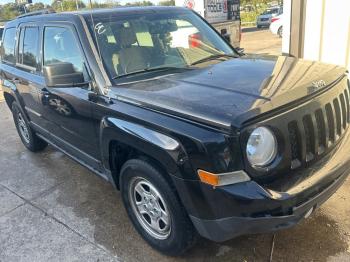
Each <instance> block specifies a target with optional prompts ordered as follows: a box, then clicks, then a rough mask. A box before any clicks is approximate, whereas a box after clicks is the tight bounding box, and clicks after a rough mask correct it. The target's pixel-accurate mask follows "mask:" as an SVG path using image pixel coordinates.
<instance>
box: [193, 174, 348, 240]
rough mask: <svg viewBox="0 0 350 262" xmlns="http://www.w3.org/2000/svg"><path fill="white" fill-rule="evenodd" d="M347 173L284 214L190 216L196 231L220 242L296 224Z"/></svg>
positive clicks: (324, 198)
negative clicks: (221, 217) (211, 218)
mask: <svg viewBox="0 0 350 262" xmlns="http://www.w3.org/2000/svg"><path fill="white" fill-rule="evenodd" d="M346 177H347V174H344V175H342V176H341V177H339V178H338V179H337V180H336V181H334V182H333V183H332V184H331V185H330V186H329V187H328V188H327V189H326V190H324V191H323V192H322V193H321V194H319V195H317V196H316V197H314V198H312V199H310V200H309V201H307V202H305V203H303V204H302V205H300V206H296V207H293V213H292V214H291V215H286V216H269V217H256V218H254V217H229V218H223V219H216V220H205V219H199V218H197V217H194V216H190V218H191V220H192V222H193V224H194V226H195V228H196V229H197V231H198V233H199V234H200V235H201V236H203V237H205V238H208V239H210V240H212V241H216V242H222V241H226V240H229V239H232V238H234V237H237V236H240V235H245V234H256V233H265V232H273V231H276V230H279V229H285V228H289V227H291V226H294V225H296V224H297V223H298V222H299V221H300V220H302V219H303V218H304V217H306V216H309V215H310V214H311V212H313V211H314V210H315V209H317V208H318V207H319V206H320V205H321V204H323V203H324V202H325V201H326V200H327V199H328V198H329V197H331V196H332V195H333V193H334V192H335V191H336V190H337V189H338V188H339V187H340V186H341V185H342V184H343V182H344V181H345V178H346Z"/></svg>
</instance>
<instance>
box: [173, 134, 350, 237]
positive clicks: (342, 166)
mask: <svg viewBox="0 0 350 262" xmlns="http://www.w3.org/2000/svg"><path fill="white" fill-rule="evenodd" d="M349 148H350V135H345V136H344V137H343V139H342V140H341V141H339V143H338V145H337V146H336V147H335V148H334V150H332V151H331V152H329V153H328V154H327V155H326V156H324V157H323V158H322V159H320V160H319V161H318V162H317V163H314V164H313V165H311V166H309V167H305V168H302V169H301V170H300V171H298V172H295V173H292V174H288V175H283V174H281V175H280V178H279V179H276V180H275V181H273V183H271V182H270V183H269V184H263V185H261V184H258V183H257V182H255V181H249V182H244V183H238V184H233V185H228V186H223V187H217V188H213V187H212V186H209V185H206V184H203V183H201V182H199V181H188V180H181V179H177V178H174V179H173V181H174V182H175V186H176V188H177V190H178V192H179V196H180V198H181V200H182V202H183V204H184V206H185V208H186V209H187V212H188V214H189V216H190V218H191V220H192V222H193V224H194V226H195V227H196V229H197V231H198V232H199V234H200V235H202V236H203V237H205V238H208V239H211V240H213V241H217V242H221V241H226V240H229V239H231V238H234V237H236V236H239V235H244V234H252V233H262V232H269V231H275V230H278V229H283V228H288V227H291V226H293V225H295V224H297V223H298V222H299V221H300V220H301V219H303V218H304V217H305V216H306V215H309V213H310V210H312V211H314V210H315V209H316V208H318V207H319V206H320V205H321V204H322V203H323V202H325V201H326V200H327V199H328V198H329V197H331V196H332V194H333V193H334V192H335V191H336V190H337V189H338V188H339V187H340V186H341V185H342V184H343V183H344V181H345V179H346V178H347V176H348V174H349V172H350V154H349Z"/></svg>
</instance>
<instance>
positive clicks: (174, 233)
mask: <svg viewBox="0 0 350 262" xmlns="http://www.w3.org/2000/svg"><path fill="white" fill-rule="evenodd" d="M120 185H121V193H122V198H123V203H124V206H125V209H126V211H127V213H128V215H129V217H130V219H131V221H132V223H133V224H134V227H135V228H136V230H137V231H138V232H139V234H140V235H141V236H142V237H143V238H144V240H146V242H148V243H149V244H150V245H151V246H152V247H153V248H155V249H157V250H158V251H160V252H161V253H163V254H165V255H169V256H179V255H181V254H183V253H184V252H185V251H187V250H188V249H190V248H191V247H192V246H193V245H195V243H196V240H197V232H196V230H195V228H194V227H193V224H192V222H191V220H190V219H189V217H188V214H187V212H186V210H185V208H184V207H183V205H182V204H181V202H180V200H179V197H178V195H177V193H176V191H175V189H174V187H173V186H171V185H170V183H169V182H168V181H167V180H166V179H165V176H164V174H163V172H161V171H160V170H159V169H158V168H157V167H156V166H155V165H153V164H151V163H149V162H146V161H143V160H139V159H132V160H129V161H127V162H126V163H125V164H124V165H123V167H122V170H121V183H120ZM141 191H143V193H142V192H141ZM140 192H141V193H140ZM157 195H158V196H157ZM142 196H146V197H147V199H145V198H142ZM154 196H156V197H154ZM157 199H158V200H157ZM152 200H153V202H152ZM152 203H156V204H155V205H153V206H147V205H152ZM138 206H143V207H142V208H141V210H142V212H143V213H142V215H141V212H140V209H139V208H138ZM153 207H155V208H154V209H152V208H153ZM149 210H151V211H152V210H153V211H154V212H155V213H153V215H154V216H153V217H156V218H155V219H154V221H157V222H156V223H155V224H156V225H157V226H156V227H157V228H158V229H160V230H155V229H154V228H152V226H151V221H152V218H151V216H152V213H150V211H149ZM156 210H157V212H156ZM165 214H167V216H166V215H165ZM157 217H158V218H157ZM166 221H168V223H166Z"/></svg>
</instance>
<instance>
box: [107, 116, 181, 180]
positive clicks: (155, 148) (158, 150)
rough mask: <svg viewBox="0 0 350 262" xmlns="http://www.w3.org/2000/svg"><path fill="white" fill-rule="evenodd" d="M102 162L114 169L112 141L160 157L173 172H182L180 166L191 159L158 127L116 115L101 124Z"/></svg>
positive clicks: (164, 164)
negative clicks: (130, 120) (151, 126)
mask: <svg viewBox="0 0 350 262" xmlns="http://www.w3.org/2000/svg"><path fill="white" fill-rule="evenodd" d="M100 128H101V130H100V143H101V151H102V152H101V154H102V161H103V165H104V167H105V168H106V169H108V170H111V167H110V161H109V154H110V152H109V145H110V143H111V142H112V141H117V142H120V143H122V144H124V145H127V146H130V147H132V148H134V149H136V150H138V151H139V152H142V153H144V154H145V155H147V156H149V157H151V158H153V159H155V160H157V161H158V162H159V163H161V164H162V166H163V168H164V169H165V170H166V171H167V172H168V173H169V174H171V175H175V176H178V175H179V167H180V166H182V165H184V164H185V162H186V160H187V159H188V157H187V155H186V152H185V150H184V148H183V146H182V145H181V144H180V142H179V141H177V140H176V139H174V138H172V137H170V136H169V135H166V134H163V133H161V132H158V131H156V130H153V129H150V128H148V127H145V126H142V125H140V124H137V123H133V122H129V121H126V120H122V119H119V118H116V117H105V118H104V119H103V120H102V122H101V126H100Z"/></svg>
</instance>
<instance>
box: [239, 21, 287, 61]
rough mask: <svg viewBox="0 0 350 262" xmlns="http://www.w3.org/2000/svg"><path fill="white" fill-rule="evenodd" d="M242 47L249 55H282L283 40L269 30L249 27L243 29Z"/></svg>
mask: <svg viewBox="0 0 350 262" xmlns="http://www.w3.org/2000/svg"><path fill="white" fill-rule="evenodd" d="M241 47H242V48H244V50H245V52H246V53H247V54H264V55H281V53H282V39H281V38H279V37H278V36H277V35H274V34H272V33H271V32H270V30H269V29H268V28H260V29H257V28H255V27H248V28H243V29H242V42H241Z"/></svg>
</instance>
